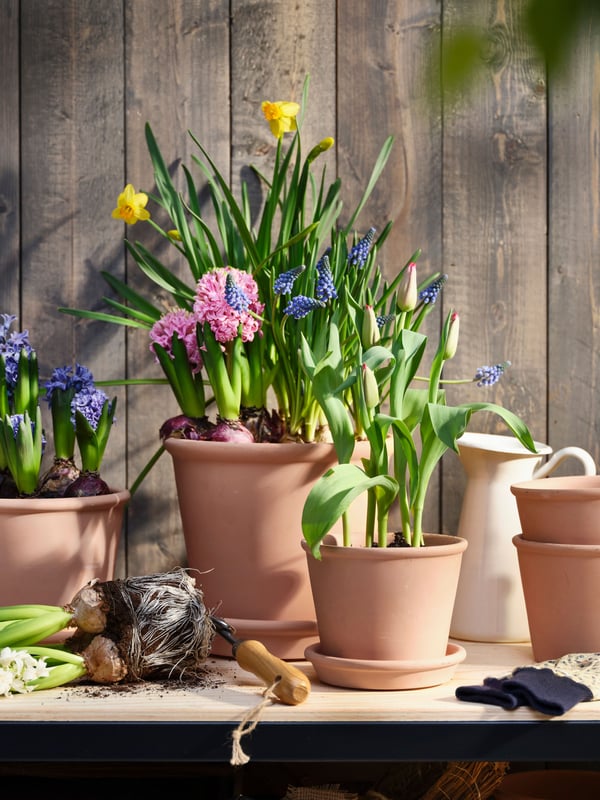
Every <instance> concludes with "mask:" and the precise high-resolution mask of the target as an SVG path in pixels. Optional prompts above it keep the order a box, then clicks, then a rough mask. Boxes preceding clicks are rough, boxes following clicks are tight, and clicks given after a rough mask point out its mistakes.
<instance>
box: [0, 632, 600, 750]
mask: <svg viewBox="0 0 600 800" xmlns="http://www.w3.org/2000/svg"><path fill="white" fill-rule="evenodd" d="M461 644H462V645H463V646H464V647H465V649H466V651H467V658H466V660H465V661H464V662H463V663H462V664H460V665H459V666H458V668H457V671H456V673H455V675H454V677H453V679H452V680H451V681H449V682H448V683H445V684H442V685H441V686H435V687H431V688H426V689H417V690H409V691H381V692H376V691H362V690H349V689H340V688H336V687H333V686H327V685H325V684H321V683H320V682H319V681H318V680H317V678H316V676H315V673H314V670H313V668H312V666H311V665H310V664H309V663H307V662H295V663H296V665H297V666H298V667H299V668H300V669H302V670H303V671H305V672H306V674H307V675H308V677H309V678H310V680H311V684H312V691H311V694H310V696H309V697H308V699H307V700H306V701H305V702H304V703H302V704H301V705H298V706H287V705H283V704H281V703H279V702H269V703H268V704H266V705H265V707H264V708H263V709H262V710H261V713H260V722H259V725H258V727H257V729H256V731H257V734H258V732H259V731H261V729H265V731H264V732H265V733H266V732H268V731H270V732H271V734H272V737H271V738H270V739H269V742H270V744H269V747H271V748H273V744H274V743H275V744H276V746H279V744H278V743H279V741H280V740H281V742H282V744H281V746H282V748H284V747H285V745H284V744H283V740H284V739H285V736H283V738H282V735H283V732H284V729H285V732H286V735H287V734H288V733H289V734H290V736H291V735H292V730H293V731H294V732H295V733H294V735H295V736H296V740H297V736H298V735H299V734H303V733H307V732H310V737H312V742H313V744H312V745H311V747H307V748H305V749H306V754H307V757H308V753H309V752H312V751H311V748H316V747H317V739H318V738H319V737H320V735H321V732H322V731H325V730H330V731H331V732H337V733H339V731H346V732H347V735H348V736H350V735H352V732H353V731H354V732H358V731H362V732H363V733H364V732H369V735H373V734H374V733H375V734H376V733H377V732H378V731H385V732H386V733H385V735H386V737H389V735H390V733H391V732H396V733H400V732H406V730H407V727H406V726H407V725H408V726H410V725H412V726H413V728H412V729H411V730H413V729H414V730H415V732H416V731H417V729H418V730H419V731H421V732H423V731H428V733H427V736H429V737H431V732H432V731H434V732H436V731H438V730H440V731H441V730H442V728H444V727H446V728H447V733H449V734H454V733H455V732H456V731H464V732H468V731H469V730H472V732H473V735H474V736H475V734H476V733H478V735H479V738H481V736H482V735H484V734H485V733H488V732H491V730H492V728H493V726H492V725H490V723H501V724H502V725H501V726H500V727H498V726H496V728H497V729H498V731H501V732H502V735H503V736H506V731H508V728H507V727H506V726H507V725H510V726H513V727H514V726H515V725H517V726H519V725H520V724H521V727H515V728H514V730H515V731H523V732H525V731H527V734H528V736H530V735H535V734H534V733H533V734H532V728H533V727H536V726H537V727H538V728H539V727H540V726H539V724H538V723H540V722H545V723H547V722H550V723H551V726H548V725H547V724H545V725H544V726H543V730H544V736H546V737H548V735H549V733H548V732H549V730H550V728H553V729H554V730H553V731H552V734H551V735H552V736H553V737H554V736H555V735H556V742H555V745H552V747H554V746H556V748H558V749H559V752H560V746H561V738H560V735H559V730H558V726H560V725H561V724H562V723H573V722H574V723H591V724H593V723H596V724H599V723H600V704H599V703H597V702H588V703H580V704H578V705H577V706H575V707H574V708H573V709H571V710H570V711H569V712H567V713H566V714H564V715H563V716H561V717H554V718H549V717H546V716H545V715H543V714H540V713H538V712H535V711H533V710H532V709H531V708H529V707H522V708H519V709H516V710H514V711H506V710H504V709H502V708H499V707H495V706H489V705H483V704H479V703H467V702H464V701H459V700H457V699H456V697H455V690H456V687H457V686H461V685H465V684H480V683H481V682H482V681H483V679H484V678H485V677H487V676H495V677H501V676H503V675H506V674H508V673H509V672H511V671H512V670H513V669H514V668H515V667H517V666H522V665H525V664H529V663H532V656H531V647H530V645H529V644H527V643H523V644H484V643H471V642H462V643H461ZM206 669H207V673H206V685H197V684H192V685H186V684H179V683H178V682H177V681H175V680H174V681H171V682H169V683H166V682H161V683H159V684H152V683H147V684H138V685H134V686H130V687H128V688H127V687H118V686H117V687H101V686H91V685H72V686H63V687H60V688H58V689H52V690H48V691H43V692H35V693H31V694H26V695H12V696H10V697H7V698H0V733H4V734H6V733H8V732H9V731H13V732H15V731H18V730H20V728H21V727H25V728H26V727H27V724H28V723H33V724H34V726H37V727H39V728H41V729H42V730H46V731H48V730H50V729H51V728H52V727H53V724H55V728H56V730H57V731H61V732H64V731H68V730H71V728H69V727H68V726H66V725H64V724H63V723H68V724H69V725H71V726H72V725H73V724H77V723H82V724H84V725H85V726H87V728H90V726H91V724H92V723H98V726H104V727H106V726H108V727H109V728H110V727H111V726H112V727H113V728H114V730H115V731H118V730H121V728H122V727H123V726H125V727H126V726H128V725H129V726H131V725H133V724H135V723H141V724H142V725H146V726H150V727H152V726H153V725H155V724H156V725H157V726H165V725H166V726H167V727H168V728H169V731H171V732H175V731H177V730H179V729H180V728H183V727H185V726H188V727H189V725H190V724H191V725H194V726H195V729H196V730H197V731H201V730H202V731H203V733H206V732H207V731H217V730H218V731H220V733H221V734H222V733H223V731H230V730H232V729H233V728H235V726H236V725H237V724H238V723H239V721H240V720H241V719H242V718H243V717H244V715H246V714H248V713H250V712H251V711H252V709H256V707H257V704H259V703H260V702H261V700H262V689H263V687H262V684H261V683H260V681H259V680H258V679H257V678H255V677H254V676H253V675H252V674H250V673H247V672H244V671H242V670H241V669H240V667H239V666H238V665H237V664H236V663H235V661H233V660H230V659H225V658H210V659H209V660H208V661H207V664H206ZM13 723H14V725H13ZM415 723H416V726H415ZM463 723H464V725H462V724H463ZM523 723H524V725H522V724H523ZM527 723H529V724H527ZM532 724H533V726H532ZM457 725H458V726H459V727H456V726H457ZM328 726H329V727H328ZM340 726H342V727H340ZM483 726H485V727H483ZM29 727H30V728H31V727H32V726H31V725H30V726H29ZM135 727H136V730H137V729H138V727H139V726H137V725H136V726H135ZM563 728H564V726H562V728H561V730H562V729H563ZM572 728H573V730H575V729H576V730H577V731H578V733H577V737H578V739H577V742H578V743H575V742H574V743H573V744H572V746H570V747H568V748H567V750H565V752H564V758H569V757H571V758H576V757H577V754H576V753H575V750H577V751H578V753H579V756H581V757H582V758H583V757H585V756H583V755H582V753H581V752H580V750H581V748H580V744H579V737H580V736H581V732H582V730H584V729H583V728H582V726H580V725H576V726H572ZM511 730H512V728H511ZM585 730H587V731H589V728H585ZM277 731H279V733H277ZM598 734H600V727H599V728H598ZM598 734H596V735H595V736H594V739H595V740H596V741H598V739H597V738H596V736H597V735H598ZM336 735H337V734H336ZM345 735H346V734H345ZM361 735H362V734H361ZM315 737H316V738H315ZM9 738H10V737H9ZM259 738H260V737H259ZM3 740H4V741H6V738H5V737H4V736H3ZM327 741H329V739H327ZM386 741H387V738H386ZM465 741H466V740H465ZM474 741H475V739H474ZM477 741H479V740H477ZM532 741H533V740H532ZM585 741H587V740H585ZM562 743H563V745H564V744H565V741H564V740H562ZM426 744H427V743H426V741H425V740H424V742H423V747H425V746H426ZM363 745H364V742H363ZM265 746H266V740H265ZM415 746H416V745H415ZM482 746H483V745H482ZM536 746H537V745H536ZM540 746H541V745H540ZM41 747H42V745H41V744H40V747H39V748H38V754H39V753H40V752H41V750H40V748H41ZM287 747H288V750H289V753H290V755H291V756H292V755H294V752H296V751H295V750H294V746H293V744H292V740H290V742H289V743H288V745H287ZM465 747H467V745H465ZM469 747H470V748H471V749H473V746H472V745H469ZM16 748H17V745H16V744H15V746H14V749H13V751H12V755H13V757H15V758H18V757H19V754H18V751H17V750H16ZM374 748H375V744H374V743H373V746H372V748H369V746H366V747H365V748H364V750H362V749H361V750H360V752H361V753H362V752H364V754H365V758H366V756H367V752H368V751H370V750H374ZM503 748H504V749H503ZM209 749H210V748H209ZM350 749H352V748H350ZM475 749H477V748H475ZM167 750H168V748H167ZM167 750H165V753H164V757H165V758H168V757H169V755H168V752H167ZM450 750H452V748H450ZM505 750H506V751H507V752H506V753H505ZM508 750H510V747H508V745H507V744H506V743H503V744H502V745H501V746H500V749H499V750H498V752H497V754H498V755H502V754H504V755H506V754H507V753H508ZM534 750H535V747H534ZM0 751H1V748H0ZM567 751H568V752H567ZM286 752H287V751H286ZM298 752H299V751H298ZM415 752H416V751H415ZM418 752H421V751H420V750H419V751H418ZM436 752H437V750H436ZM486 752H489V753H493V748H492V749H489V748H488V751H486ZM540 752H541V751H540ZM423 753H424V754H425V750H423ZM461 753H462V751H461ZM532 754H533V753H532ZM106 755H107V757H108V752H107V753H106ZM265 755H266V754H265V753H263V756H265ZM381 755H382V757H383V752H382V753H381ZM551 755H552V753H550V752H549V753H548V758H549V757H550V756H551ZM196 756H197V754H196ZM333 756H334V753H333V752H332V753H331V758H332V759H333ZM190 757H191V756H190ZM277 757H278V758H280V757H281V754H280V755H278V756H277ZM298 757H299V758H300V755H298ZM207 758H208V756H207ZM327 758H328V756H327V754H326V753H324V754H323V760H327ZM3 760H7V757H6V755H5V756H4V759H3ZM282 760H284V759H282ZM490 760H502V759H492V758H490Z"/></svg>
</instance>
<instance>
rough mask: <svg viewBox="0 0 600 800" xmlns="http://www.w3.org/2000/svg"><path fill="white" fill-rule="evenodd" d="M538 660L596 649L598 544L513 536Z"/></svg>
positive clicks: (599, 629) (599, 647)
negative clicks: (555, 541)
mask: <svg viewBox="0 0 600 800" xmlns="http://www.w3.org/2000/svg"><path fill="white" fill-rule="evenodd" d="M513 543H514V545H515V547H516V548H517V555H518V559H519V568H520V571H521V581H522V584H523V593H524V595H525V605H526V608H527V619H528V622H529V631H530V634H531V646H532V649H533V657H534V659H535V660H536V661H546V660H547V659H550V658H560V656H564V655H566V654H567V653H592V652H599V651H600V614H599V613H598V587H600V544H596V545H581V544H579V545H577V544H556V543H552V542H535V541H533V542H532V541H529V540H528V539H526V538H525V536H524V535H523V534H520V535H519V536H515V537H514V538H513Z"/></svg>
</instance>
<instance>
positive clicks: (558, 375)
mask: <svg viewBox="0 0 600 800" xmlns="http://www.w3.org/2000/svg"><path fill="white" fill-rule="evenodd" d="M599 52H600V25H599V24H598V20H597V17H593V18H591V19H589V20H584V22H583V24H582V26H581V29H580V32H579V38H578V42H577V48H576V49H575V50H574V52H573V53H572V54H571V60H570V62H569V69H568V70H567V71H566V72H565V73H564V74H563V75H561V77H560V79H559V80H557V81H554V82H552V83H550V87H549V88H550V110H551V114H550V170H549V186H550V203H549V208H550V219H549V223H550V226H549V287H550V296H549V314H550V325H549V327H548V347H549V355H548V441H549V443H550V444H551V445H552V446H553V447H554V448H555V449H558V448H560V447H563V446H565V445H579V446H580V447H584V448H586V449H587V450H589V452H590V453H592V455H593V456H594V459H595V461H596V464H598V463H599V462H600V437H599V436H598V430H599V427H600V418H599V414H598V407H599V404H598V387H599V385H600V384H599V382H600V274H599V272H598V264H599V262H600V151H599V142H600V58H599V56H598V53H599ZM568 466H569V467H570V469H567V465H565V470H566V471H567V472H572V471H573V469H572V464H569V465H568Z"/></svg>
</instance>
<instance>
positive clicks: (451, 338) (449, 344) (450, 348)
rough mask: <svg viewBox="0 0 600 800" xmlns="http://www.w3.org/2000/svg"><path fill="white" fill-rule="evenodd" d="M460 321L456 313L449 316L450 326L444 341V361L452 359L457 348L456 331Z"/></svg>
mask: <svg viewBox="0 0 600 800" xmlns="http://www.w3.org/2000/svg"><path fill="white" fill-rule="evenodd" d="M459 324H460V319H459V317H458V314H457V312H456V311H453V312H452V314H451V315H450V326H449V328H448V338H447V339H446V346H445V348H444V356H443V358H444V361H447V360H448V359H449V358H453V357H454V355H455V354H456V349H457V348H458V329H459Z"/></svg>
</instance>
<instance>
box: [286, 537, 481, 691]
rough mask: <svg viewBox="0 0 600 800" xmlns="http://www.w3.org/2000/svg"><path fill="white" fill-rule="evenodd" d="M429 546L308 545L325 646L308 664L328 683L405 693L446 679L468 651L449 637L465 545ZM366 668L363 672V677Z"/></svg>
mask: <svg viewBox="0 0 600 800" xmlns="http://www.w3.org/2000/svg"><path fill="white" fill-rule="evenodd" d="M425 542H426V546H425V547H420V548H413V547H402V548H394V547H389V548H385V549H379V548H364V547H340V546H337V545H332V544H323V545H322V546H321V553H322V559H321V560H317V559H315V558H314V556H313V555H312V553H311V552H310V550H309V548H308V546H307V545H306V543H305V542H303V543H302V545H303V548H304V550H305V552H306V556H307V560H308V569H309V573H310V580H311V587H312V592H313V597H314V601H315V607H316V611H317V621H318V628H319V644H318V646H316V647H312V648H308V649H307V652H306V656H307V658H309V660H311V661H312V662H313V665H314V666H315V669H316V670H317V675H318V676H319V677H320V678H321V679H322V680H324V681H325V682H327V683H334V684H335V685H339V686H352V687H355V688H367V689H372V688H373V689H374V688H384V689H388V688H389V689H405V688H417V687H420V686H433V685H436V684H438V683H442V682H444V681H445V680H447V679H448V678H449V677H450V675H451V674H452V672H453V670H454V668H455V666H456V664H458V663H459V662H460V661H461V660H462V659H463V658H464V657H465V651H464V650H463V649H462V648H461V647H459V646H458V645H450V646H449V645H448V633H449V630H450V620H451V616H452V608H453V605H454V598H455V595H456V587H457V584H458V577H459V572H460V565H461V559H462V554H463V552H464V550H465V549H466V547H467V542H466V540H465V539H461V538H459V537H456V536H447V535H442V534H440V535H436V534H426V536H425ZM361 667H364V668H365V669H364V671H363V672H361V669H360V668H361Z"/></svg>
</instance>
